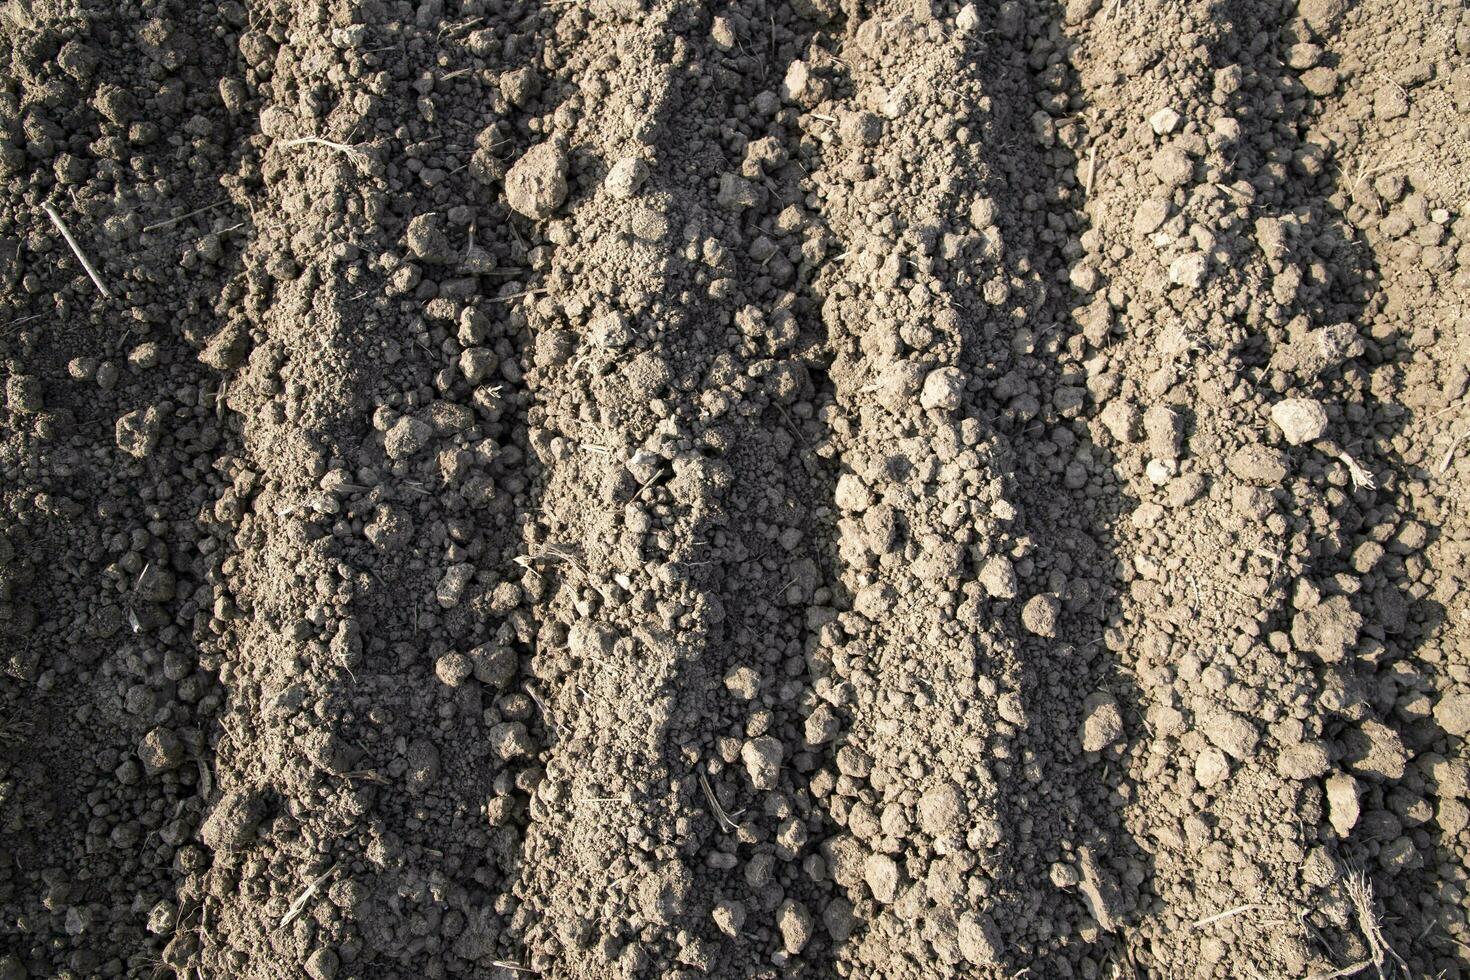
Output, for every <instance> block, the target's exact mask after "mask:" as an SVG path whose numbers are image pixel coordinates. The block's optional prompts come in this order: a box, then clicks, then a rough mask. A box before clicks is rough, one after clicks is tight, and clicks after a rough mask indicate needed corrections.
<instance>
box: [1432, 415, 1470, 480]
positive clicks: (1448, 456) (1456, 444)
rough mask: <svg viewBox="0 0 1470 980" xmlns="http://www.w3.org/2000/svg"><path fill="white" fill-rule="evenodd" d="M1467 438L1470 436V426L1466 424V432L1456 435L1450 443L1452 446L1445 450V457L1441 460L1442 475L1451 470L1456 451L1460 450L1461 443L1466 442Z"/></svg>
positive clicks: (1440, 472) (1440, 473)
mask: <svg viewBox="0 0 1470 980" xmlns="http://www.w3.org/2000/svg"><path fill="white" fill-rule="evenodd" d="M1467 438H1470V426H1466V427H1465V431H1464V432H1461V433H1460V434H1459V435H1457V436H1455V438H1454V441H1453V442H1451V443H1450V448H1448V449H1446V450H1445V452H1444V458H1443V459H1441V460H1440V461H1439V475H1440V476H1444V475H1445V474H1446V473H1448V472H1449V469H1450V464H1451V463H1453V462H1454V461H1455V453H1456V452H1457V451H1458V450H1459V448H1460V443H1462V442H1464V441H1465V440H1466V439H1467Z"/></svg>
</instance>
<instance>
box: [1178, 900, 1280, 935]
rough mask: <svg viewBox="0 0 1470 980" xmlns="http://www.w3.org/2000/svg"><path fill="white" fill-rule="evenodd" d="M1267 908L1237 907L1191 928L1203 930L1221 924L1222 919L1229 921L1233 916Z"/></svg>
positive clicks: (1219, 913)
mask: <svg viewBox="0 0 1470 980" xmlns="http://www.w3.org/2000/svg"><path fill="white" fill-rule="evenodd" d="M1265 907H1266V906H1264V905H1237V906H1235V908H1233V909H1226V910H1225V911H1224V912H1216V913H1215V914H1214V915H1211V916H1207V917H1205V918H1203V919H1200V920H1199V921H1198V922H1196V923H1195V924H1194V925H1192V926H1190V928H1191V929H1203V928H1204V927H1205V926H1208V925H1211V924H1213V923H1216V922H1219V921H1220V920H1221V919H1228V918H1230V917H1231V916H1232V915H1239V914H1240V913H1242V912H1254V911H1256V910H1257V909H1263V908H1265Z"/></svg>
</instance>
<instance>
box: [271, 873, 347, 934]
mask: <svg viewBox="0 0 1470 980" xmlns="http://www.w3.org/2000/svg"><path fill="white" fill-rule="evenodd" d="M336 870H337V865H335V864H333V865H332V866H331V867H330V868H328V869H327V870H325V871H323V872H322V873H321V874H319V875H317V876H316V877H315V878H313V879H311V881H310V882H308V883H307V885H306V888H304V889H303V890H302V892H301V894H300V895H297V896H296V900H295V901H294V902H292V903H291V907H290V908H288V909H286V914H285V915H283V916H281V921H280V924H279V925H277V926H276V928H277V929H284V928H286V927H287V926H289V925H290V924H291V923H293V922H295V921H296V920H297V919H299V918H301V916H302V914H303V913H304V912H305V911H306V906H307V905H308V904H309V903H310V902H311V900H312V898H313V897H315V896H316V893H317V892H318V891H320V890H321V887H322V883H323V882H325V881H326V880H327V878H329V877H330V876H331V874H332V872H333V871H336Z"/></svg>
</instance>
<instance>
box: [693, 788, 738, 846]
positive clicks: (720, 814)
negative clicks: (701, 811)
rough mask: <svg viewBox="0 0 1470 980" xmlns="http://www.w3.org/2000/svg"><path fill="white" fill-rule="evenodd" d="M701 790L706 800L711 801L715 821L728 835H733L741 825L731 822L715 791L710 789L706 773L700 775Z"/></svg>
mask: <svg viewBox="0 0 1470 980" xmlns="http://www.w3.org/2000/svg"><path fill="white" fill-rule="evenodd" d="M699 788H700V789H702V790H704V798H705V799H706V800H709V806H710V809H711V810H713V811H714V814H715V819H716V820H718V821H719V823H720V829H721V830H723V831H724V832H725V833H727V834H733V833H734V832H735V831H737V830H739V829H740V825H739V824H737V823H736V822H735V821H734V820H731V819H730V815H729V814H728V813H726V812H725V808H724V807H722V806H720V801H719V799H718V798H717V797H716V796H715V791H714V790H713V789H711V788H710V784H709V780H708V779H706V778H705V776H704V773H700V774H699Z"/></svg>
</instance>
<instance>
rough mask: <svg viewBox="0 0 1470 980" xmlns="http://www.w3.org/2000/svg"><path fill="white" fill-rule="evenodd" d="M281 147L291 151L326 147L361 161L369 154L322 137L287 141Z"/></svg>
mask: <svg viewBox="0 0 1470 980" xmlns="http://www.w3.org/2000/svg"><path fill="white" fill-rule="evenodd" d="M281 145H282V146H283V147H286V148H287V149H290V148H291V147H294V146H325V147H327V148H328V149H331V150H336V151H337V152H339V153H345V154H347V155H348V156H351V157H358V158H360V159H366V158H367V153H366V152H364V151H363V150H360V149H358V148H357V147H355V146H350V145H348V144H347V143H338V142H336V141H334V140H329V139H323V138H322V137H320V136H302V137H299V138H297V139H294V140H286V142H284V143H282V144H281Z"/></svg>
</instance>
